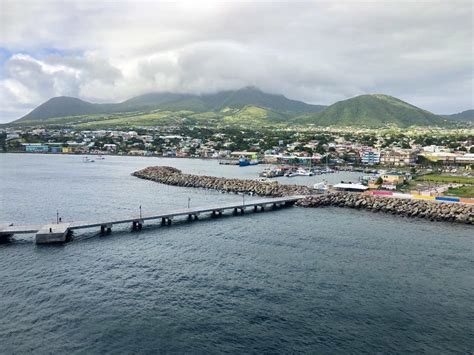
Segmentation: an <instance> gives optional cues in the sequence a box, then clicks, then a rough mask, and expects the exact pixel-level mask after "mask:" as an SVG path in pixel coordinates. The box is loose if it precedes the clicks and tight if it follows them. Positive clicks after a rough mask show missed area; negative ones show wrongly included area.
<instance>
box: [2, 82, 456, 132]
mask: <svg viewBox="0 0 474 355" xmlns="http://www.w3.org/2000/svg"><path fill="white" fill-rule="evenodd" d="M449 122H452V120H448V119H447V118H445V117H442V116H438V115H435V114H433V113H431V112H428V111H426V110H423V109H420V108H418V107H416V106H413V105H411V104H409V103H407V102H404V101H402V100H399V99H397V98H395V97H392V96H388V95H380V94H377V95H361V96H357V97H354V98H351V99H348V100H343V101H339V102H336V103H335V104H333V105H330V106H327V107H326V106H321V105H309V104H306V103H304V102H300V101H295V100H290V99H288V98H286V97H284V96H282V95H274V94H267V93H264V92H262V91H261V90H258V89H256V88H244V89H241V90H235V91H224V92H219V93H216V94H209V95H200V96H198V95H189V94H174V93H153V94H146V95H141V96H137V97H134V98H131V99H129V100H127V101H124V102H122V103H118V104H93V103H89V102H86V101H82V100H80V99H77V98H71V97H56V98H53V99H50V100H48V101H47V102H45V103H44V104H42V105H40V106H38V107H37V108H35V109H34V110H33V111H32V112H30V113H29V114H28V115H26V116H24V117H22V118H21V119H19V120H17V121H14V122H12V123H11V125H17V126H58V127H61V126H69V127H71V126H72V127H77V128H80V129H93V128H117V127H137V126H161V125H173V124H188V125H202V126H206V125H212V126H224V125H244V126H251V127H256V128H258V127H259V126H272V125H307V124H312V125H317V126H357V127H374V128H375V127H384V126H388V125H390V126H398V127H408V126H442V125H446V124H449Z"/></svg>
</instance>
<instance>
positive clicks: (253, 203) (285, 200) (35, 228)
mask: <svg viewBox="0 0 474 355" xmlns="http://www.w3.org/2000/svg"><path fill="white" fill-rule="evenodd" d="M303 197H304V196H299V195H297V196H286V197H278V198H265V199H256V200H249V201H244V200H243V201H242V202H240V203H239V202H230V203H222V204H216V205H210V206H202V207H192V208H182V209H177V210H169V211H164V212H157V213H145V214H139V215H136V216H129V217H125V218H113V219H110V220H102V221H89V222H70V223H58V224H45V225H18V226H17V225H13V224H9V225H6V224H3V225H0V238H2V237H11V236H13V235H15V234H32V233H35V234H36V243H37V244H49V243H63V242H65V241H66V240H67V237H68V235H69V234H70V232H72V231H74V230H78V229H89V228H98V229H99V230H100V232H101V233H110V232H111V231H112V227H113V226H114V225H117V224H130V225H131V227H132V230H141V229H142V227H143V225H144V223H145V222H148V221H160V222H161V224H162V225H170V224H171V223H172V221H173V219H174V218H178V217H187V219H188V220H190V221H191V220H197V219H198V218H199V216H200V215H203V214H208V213H209V214H210V216H211V217H219V216H222V214H223V213H225V212H226V211H231V212H232V213H233V214H234V215H237V214H243V213H245V211H246V210H251V211H254V212H257V211H264V210H266V209H268V210H272V209H277V208H282V207H290V206H293V204H294V203H295V202H296V201H298V200H299V199H301V198H303Z"/></svg>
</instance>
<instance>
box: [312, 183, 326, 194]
mask: <svg viewBox="0 0 474 355" xmlns="http://www.w3.org/2000/svg"><path fill="white" fill-rule="evenodd" d="M313 189H314V190H317V191H319V192H324V191H327V189H328V185H327V184H326V181H321V182H317V183H316V184H314V185H313Z"/></svg>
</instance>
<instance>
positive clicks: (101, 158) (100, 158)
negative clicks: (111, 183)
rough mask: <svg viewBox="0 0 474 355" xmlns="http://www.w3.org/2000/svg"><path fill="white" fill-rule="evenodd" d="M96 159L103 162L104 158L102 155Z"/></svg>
mask: <svg viewBox="0 0 474 355" xmlns="http://www.w3.org/2000/svg"><path fill="white" fill-rule="evenodd" d="M96 159H97V160H104V159H105V157H104V156H103V155H99V156H98V157H97V158H96Z"/></svg>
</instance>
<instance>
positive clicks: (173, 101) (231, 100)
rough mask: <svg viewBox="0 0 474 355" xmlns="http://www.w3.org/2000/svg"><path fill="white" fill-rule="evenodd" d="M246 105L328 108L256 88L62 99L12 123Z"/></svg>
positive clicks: (298, 109) (286, 109)
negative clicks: (102, 100)
mask: <svg viewBox="0 0 474 355" xmlns="http://www.w3.org/2000/svg"><path fill="white" fill-rule="evenodd" d="M67 105H70V107H69V110H67V107H66V106H67ZM246 105H254V106H258V107H263V108H267V109H271V110H276V111H284V112H289V113H294V114H299V113H310V112H320V111H321V110H322V109H324V108H325V107H326V106H323V105H311V104H307V103H304V102H302V101H296V100H291V99H288V98H286V97H285V96H283V95H274V94H268V93H264V92H263V91H261V90H259V89H257V88H253V87H246V88H243V89H239V90H229V91H221V92H218V93H215V94H204V95H192V94H179V93H169V92H163V93H148V94H144V95H139V96H135V97H133V98H130V99H128V100H125V101H123V102H119V103H108V104H97V103H91V102H88V101H84V100H81V99H78V98H73V97H68V96H59V97H54V98H51V99H49V100H48V101H46V102H44V103H43V104H41V105H39V106H38V107H36V108H35V109H33V110H32V111H31V112H29V113H28V114H26V115H25V116H23V117H21V118H19V119H18V120H15V121H13V122H22V121H35V120H43V119H48V118H56V117H64V116H81V115H90V114H101V113H114V112H132V111H140V110H152V109H162V110H171V111H173V110H190V111H195V112H205V111H219V110H220V109H222V108H224V107H232V108H242V107H244V106H246Z"/></svg>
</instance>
